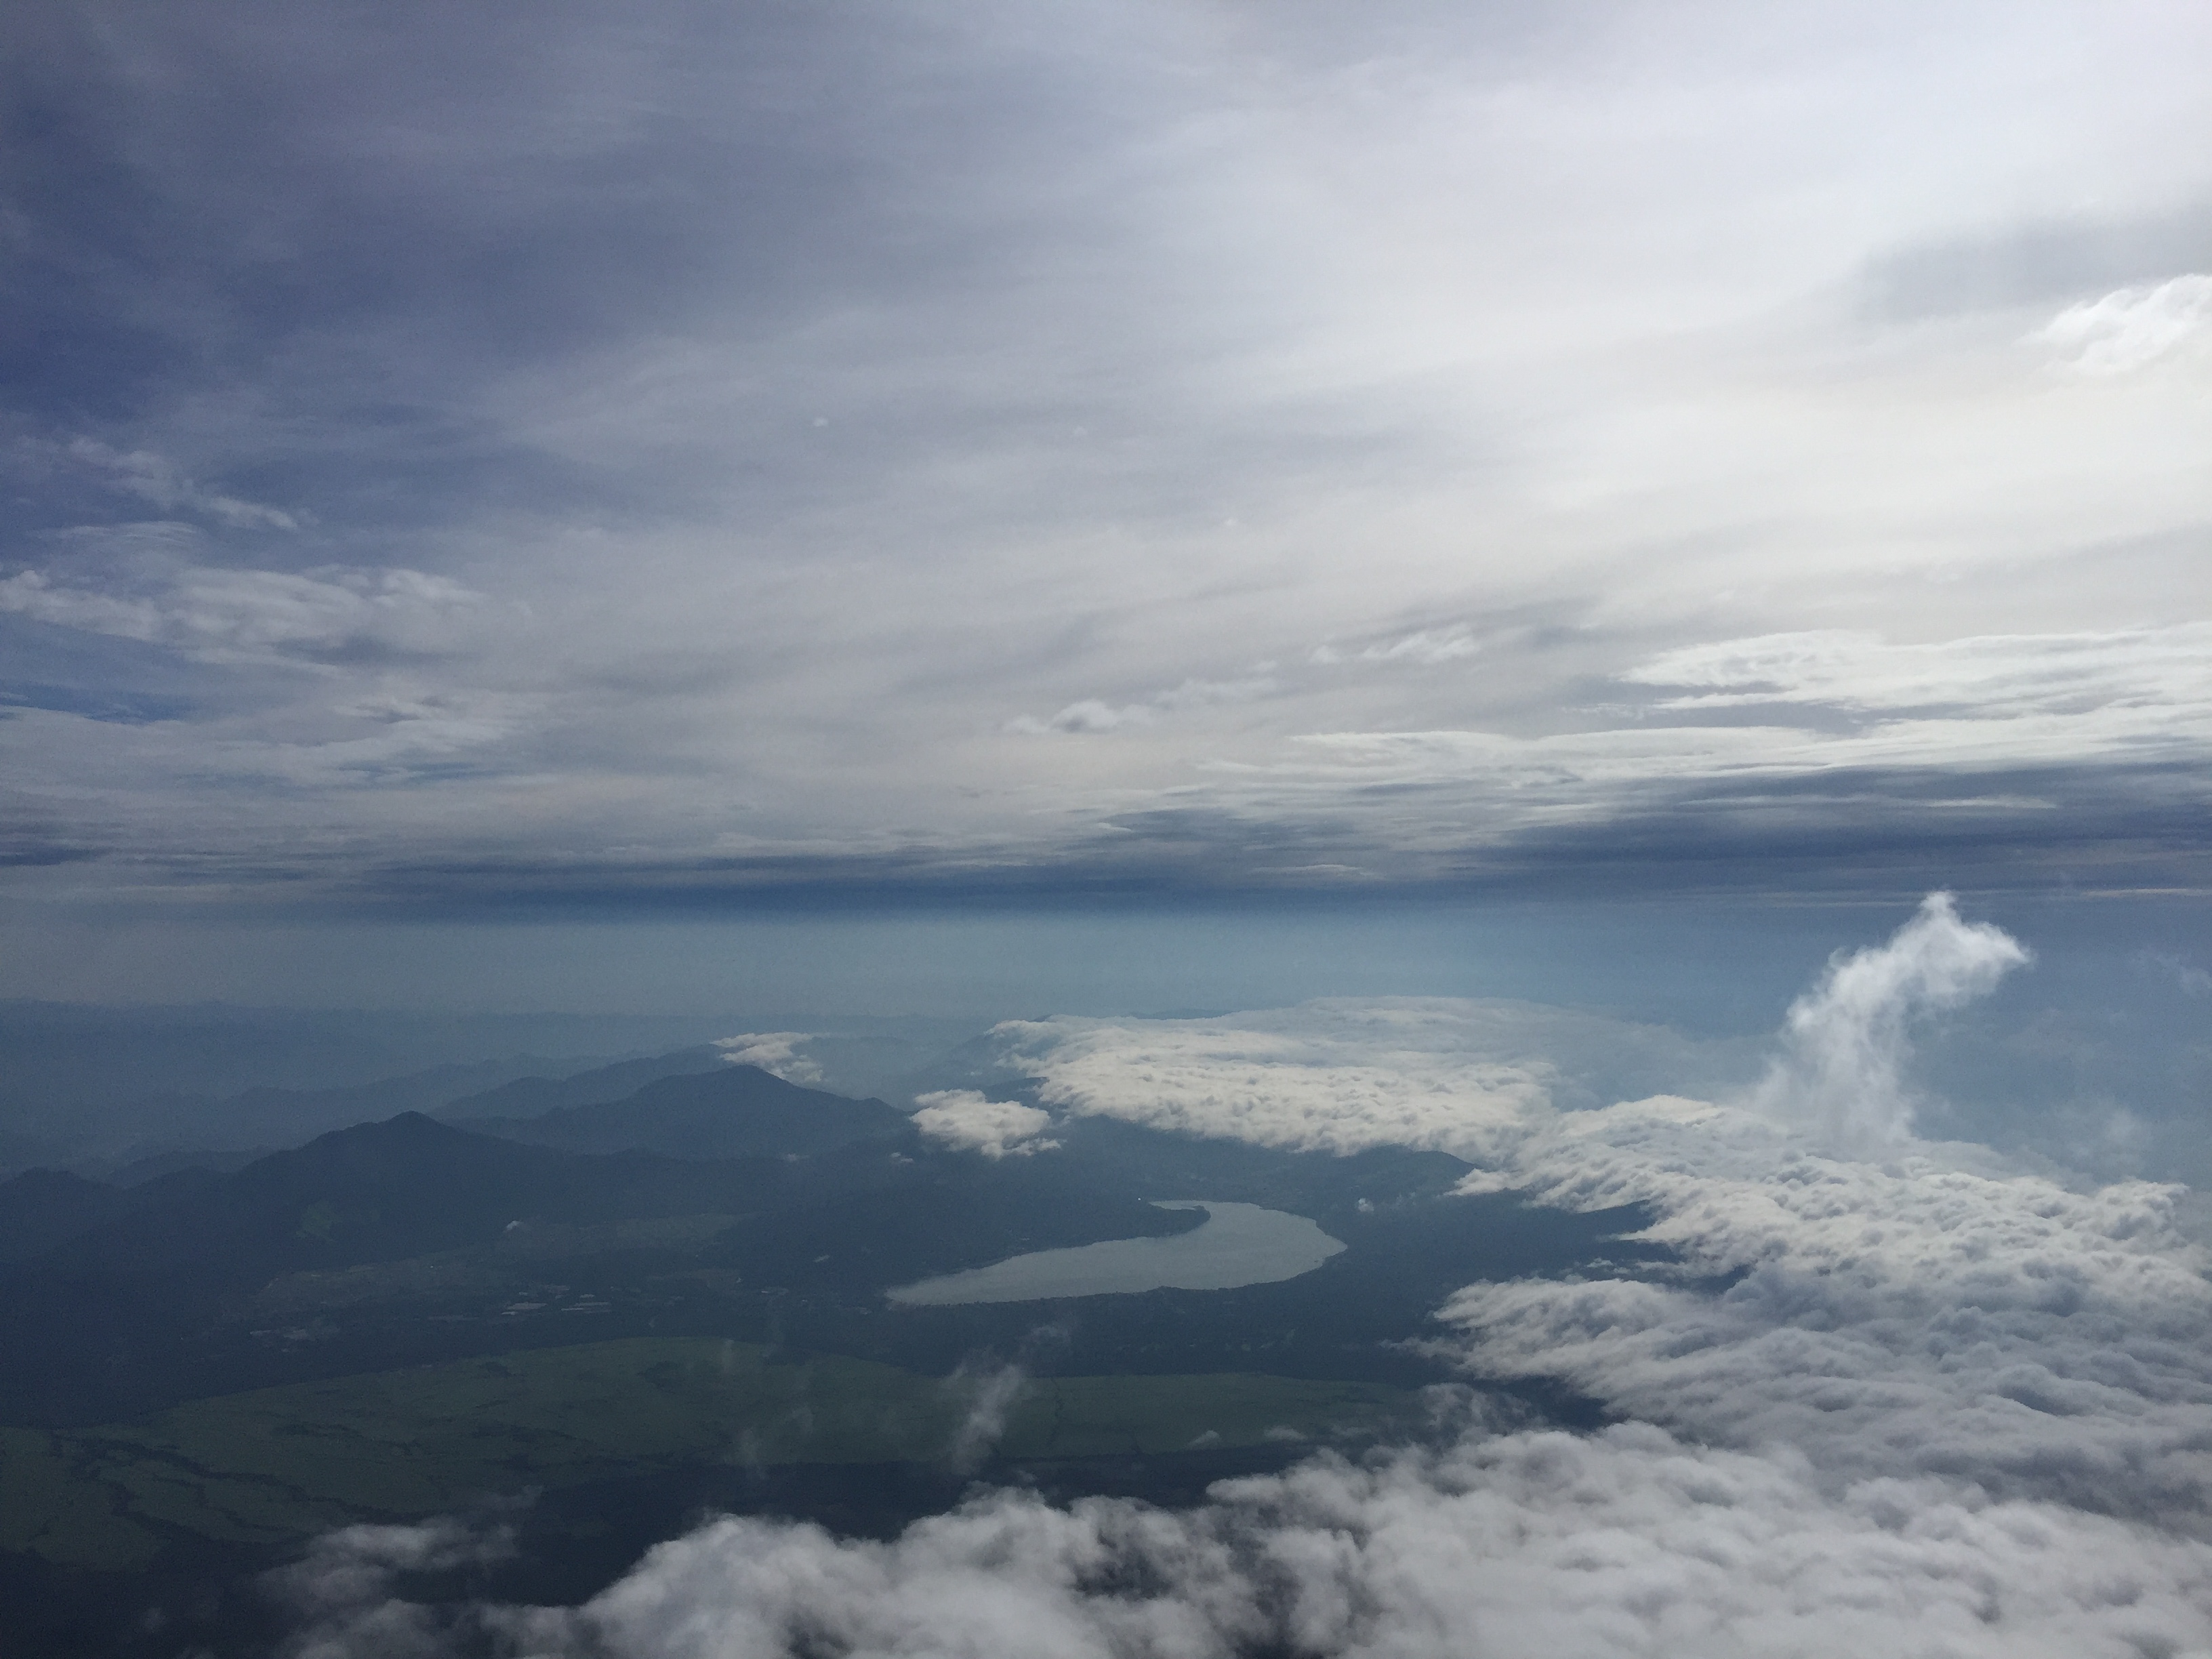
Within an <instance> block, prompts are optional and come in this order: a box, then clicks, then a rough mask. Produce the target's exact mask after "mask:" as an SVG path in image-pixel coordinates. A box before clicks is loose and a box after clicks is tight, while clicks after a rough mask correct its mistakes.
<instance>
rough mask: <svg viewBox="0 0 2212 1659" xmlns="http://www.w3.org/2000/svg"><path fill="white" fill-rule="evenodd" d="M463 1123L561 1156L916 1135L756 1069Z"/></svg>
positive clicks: (687, 1153) (753, 1151)
mask: <svg viewBox="0 0 2212 1659" xmlns="http://www.w3.org/2000/svg"><path fill="white" fill-rule="evenodd" d="M469 1127H470V1128H471V1129H472V1130H475V1131H476V1132H477V1133H480V1134H489V1135H498V1136H501V1137H502V1138H503V1139H509V1140H521V1141H528V1142H531V1143H532V1144H534V1145H537V1146H558V1147H562V1148H563V1149H565V1150H567V1151H569V1152H623V1151H627V1150H631V1149H636V1150H641V1151H644V1152H659V1153H661V1154H662V1155H664V1156H665V1157H669V1158H757V1157H779V1158H780V1157H783V1156H786V1155H789V1154H799V1155H802V1156H803V1155H805V1154H809V1153H814V1152H829V1151H832V1150H834V1149H835V1148H837V1147H840V1146H851V1145H853V1144H854V1143H855V1142H858V1141H865V1140H878V1139H890V1138H893V1137H902V1138H906V1139H911V1138H912V1137H913V1135H914V1128H913V1125H912V1123H911V1122H910V1121H908V1117H907V1115H906V1114H905V1113H904V1112H902V1111H899V1110H898V1109H896V1108H895V1107H890V1106H886V1105H885V1104H884V1103H883V1102H882V1101H880V1100H848V1099H847V1098H846V1097H844V1096H842V1095H833V1094H829V1093H825V1092H824V1091H822V1090H820V1089H805V1088H801V1087H800V1086H799V1085H797V1084H795V1083H787V1082H785V1081H784V1080H783V1079H781V1078H780V1077H777V1076H775V1075H774V1074H773V1073H768V1072H763V1071H762V1070H761V1069H760V1068H759V1067H758V1066H722V1067H721V1068H720V1070H718V1071H713V1072H702V1073H694V1074H691V1075H688V1076H680V1077H664V1078H661V1079H658V1080H657V1081H654V1082H652V1083H648V1084H647V1085H645V1086H644V1087H643V1088H641V1089H640V1090H638V1091H636V1092H635V1093H634V1094H631V1095H629V1096H628V1097H625V1098H623V1099H620V1100H615V1101H606V1102H601V1103H594V1104H590V1105H582V1106H570V1107H565V1108H562V1109H559V1110H556V1111H550V1112H547V1113H545V1114H544V1115H541V1116H538V1117H532V1118H512V1117H509V1118H471V1119H470V1120H469Z"/></svg>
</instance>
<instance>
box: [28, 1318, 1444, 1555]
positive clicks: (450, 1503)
mask: <svg viewBox="0 0 2212 1659" xmlns="http://www.w3.org/2000/svg"><path fill="white" fill-rule="evenodd" d="M980 1386H981V1385H980V1384H979V1383H976V1382H975V1380H973V1379H968V1378H962V1377H953V1378H942V1377H931V1376H917V1375H915V1374H914V1373H913V1372H910V1371H903V1370H897V1369H896V1368H895V1367H892V1366H890V1365H883V1364H873V1363H872V1362H869V1361H866V1360H859V1359H848V1358H832V1357H817V1358H808V1359H803V1360H787V1359H774V1360H771V1359H770V1358H768V1357H767V1355H766V1353H765V1352H764V1351H763V1350H762V1349H761V1348H759V1347H757V1346H751V1345H749V1344H745V1343H739V1342H730V1341H716V1340H654V1339H638V1340H625V1341H616V1342H599V1343H592V1344H587V1345H584V1346H576V1347H568V1348H541V1349H536V1350H532V1351H528V1352H515V1353H509V1354H505V1355H502V1356H501V1357H499V1358H489V1359H471V1360H464V1361H459V1362H455V1363H453V1364H439V1365H425V1366H419V1367H414V1368H410V1369H409V1370H396V1371H381V1372H377V1373H374V1374H372V1375H368V1376H349V1377H339V1378H335V1379H331V1380H330V1381H326V1382H320V1383H302V1384H299V1385H296V1386H293V1387H288V1388H280V1389H258V1390H255V1391H253V1392H252V1393H247V1394H235V1395H223V1396H221V1397H219V1398H216V1399H212V1400H202V1401H194V1402H192V1403H191V1404H189V1405H184V1406H179V1407H175V1408H173V1409H172V1410H169V1411H165V1412H162V1413H158V1414H157V1415H155V1416H152V1417H149V1418H145V1419H140V1420H138V1421H136V1422H131V1423H125V1424H115V1425H103V1426H100V1427H97V1428H91V1429H83V1430H73V1431H54V1432H49V1431H42V1430H34V1429H0V1550H9V1551H27V1552H30V1553H34V1554H36V1555H39V1556H40V1557H43V1558H44V1559H46V1560H48V1561H50V1562H52V1563H54V1564H56V1565H71V1566H83V1567H92V1568H100V1569H106V1570H110V1571H128V1570H131V1569H135V1568H138V1567H142V1566H144V1565H148V1564H149V1563H151V1562H153V1561H155V1560H156V1559H158V1558H159V1557H160V1556H161V1554H162V1553H163V1552H164V1551H165V1550H166V1549H167V1548H168V1547H169V1546H170V1545H171V1544H172V1543H173V1542H176V1541H180V1540H185V1539H191V1538H198V1539H204V1540H214V1541H226V1542H232V1543H240V1544H254V1543H260V1544H270V1545H279V1544H283V1543H284V1542H286V1541H289V1540H293V1539H297V1538H300V1537H303V1536H305V1535H307V1534H311V1533H313V1532H316V1531H319V1530H320V1529H322V1528H327V1527H331V1526H335V1525H339V1524H343V1523H344V1522H349V1521H357V1520H365V1519H369V1520H393V1519H404V1518H409V1517H412V1516H422V1515H428V1514H431V1513H435V1512H436V1511H439V1510H449V1509H453V1508H454V1507H456V1506H459V1505H465V1504H469V1503H471V1502H473V1501H477V1500H480V1499H483V1498H490V1497H498V1496H501V1495H507V1494H513V1493H516V1492H521V1491H524V1490H526V1489H528V1488H532V1487H557V1486H568V1485H574V1484H576V1483H580V1482H585V1481H592V1480H605V1479H609V1478H612V1477H618V1476H622V1475H625V1474H644V1473H651V1472H654V1471H659V1470H665V1469H672V1468H682V1467H684V1466H686V1465H696V1464H699V1463H702V1462H709V1463H721V1464H726V1465H736V1466H745V1465H753V1466H765V1465H772V1464H788V1463H887V1462H940V1461H944V1460H945V1459H947V1458H949V1457H950V1456H951V1455H953V1453H954V1451H955V1449H956V1448H957V1446H958V1445H959V1443H960V1433H961V1428H962V1425H963V1422H965V1421H966V1420H967V1419H968V1417H969V1413H970V1411H971V1409H972V1407H973V1406H974V1404H975V1401H976V1399H977V1398H978V1389H979V1388H980ZM1414 1410H1415V1401H1414V1399H1413V1396H1412V1395H1408V1394H1407V1393H1406V1392H1405V1391H1403V1390H1401V1389H1390V1388H1385V1387H1382V1386H1379V1385H1376V1384H1368V1383H1336V1382H1302V1381H1298V1380H1296V1379H1292V1378H1288V1377H1279V1376H1258V1375H1251V1374H1243V1373H1222V1374H1213V1375H1204V1376H1074V1377H1057V1378H1044V1379H1037V1380H1034V1381H1031V1382H1029V1383H1025V1384H1024V1386H1023V1388H1022V1389H1021V1392H1020V1393H1019V1394H1018V1395H1017V1396H1016V1397H1015V1399H1014V1400H1013V1401H1012V1405H1011V1407H1010V1408H1009V1410H1008V1412H1007V1415H1006V1431H1005V1433H1004V1435H1003V1437H1001V1438H1000V1440H999V1441H998V1443H997V1447H996V1455H999V1456H1000V1457H1003V1458H1008V1459H1017V1460H1023V1459H1048V1458H1067V1457H1087V1456H1098V1455H1109V1454H1115V1453H1126V1452H1139V1453H1147V1454H1155V1453H1163V1452H1174V1451H1180V1450H1183V1449H1188V1448H1190V1447H1192V1446H1194V1445H1198V1446H1203V1447H1236V1446H1251V1445H1256V1444H1261V1443H1268V1442H1295V1441H1297V1440H1310V1441H1315V1442H1319V1443H1328V1441H1330V1440H1333V1439H1343V1438H1347V1437H1349V1438H1364V1437H1369V1436H1371V1435H1374V1434H1376V1433H1379V1432H1383V1431H1386V1430H1387V1429H1389V1427H1391V1426H1393V1425H1402V1424H1404V1423H1405V1422H1406V1421H1407V1419H1409V1418H1410V1417H1411V1416H1412V1415H1413V1413H1414Z"/></svg>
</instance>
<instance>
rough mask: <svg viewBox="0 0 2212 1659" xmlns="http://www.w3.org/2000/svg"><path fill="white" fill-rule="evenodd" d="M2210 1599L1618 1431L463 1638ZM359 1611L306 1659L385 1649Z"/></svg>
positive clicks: (2156, 1558)
mask: <svg viewBox="0 0 2212 1659" xmlns="http://www.w3.org/2000/svg"><path fill="white" fill-rule="evenodd" d="M2209 1595H2212V1549H2208V1548H2207V1547H2205V1546H2204V1545H2203V1544H2201V1543H2199V1542H2197V1541H2191V1540H2184V1539H2177V1538H2171V1537H2161V1536H2159V1535H2157V1534H2149V1533H2147V1532H2145V1531H2144V1530H2143V1529H2142V1528H2137V1527H2133V1526H2130V1525H2128V1524H2127V1523H2125V1522H2118V1521H2115V1520H2112V1519H2109V1518H2106V1517H2102V1516H2087V1515H2083V1514H2081V1513H2080V1512H2079V1511H2074V1510H2064V1509H2062V1508H2059V1507H2057V1506H2055V1505H2050V1504H2035V1503H2030V1502H2022V1501H2011V1502H1993V1501H1991V1500H1990V1499H1989V1498H1986V1497H1984V1496H1983V1495H1981V1494H1978V1493H1976V1492H1972V1490H1971V1489H1969V1488H1964V1487H1960V1486H1945V1485H1942V1484H1940V1483H1933V1482H1922V1483H1911V1482H1904V1481H1876V1482H1869V1483H1865V1484H1863V1485H1862V1486H1856V1487H1853V1488H1850V1489H1849V1490H1846V1491H1844V1492H1834V1491H1832V1490H1829V1489H1827V1488H1826V1486H1824V1485H1823V1483H1822V1482H1821V1481H1820V1479H1819V1477H1818V1475H1817V1474H1816V1472H1815V1471H1814V1469H1813V1468H1812V1467H1811V1466H1810V1465H1809V1464H1808V1462H1806V1461H1805V1460H1803V1459H1802V1458H1797V1457H1793V1456H1790V1455H1786V1454H1784V1455H1774V1456H1767V1457H1758V1456H1750V1455H1744V1454H1741V1453H1734V1452H1729V1451H1725V1450H1719V1449H1711V1448H1701V1447H1697V1446H1694V1445H1691V1444H1687V1443H1683V1442H1681V1441H1680V1440H1678V1439H1676V1438H1674V1437H1670V1436H1668V1434H1666V1433H1665V1432H1663V1431H1660V1430H1657V1429H1654V1428H1650V1427H1648V1426H1645V1425H1626V1426H1623V1427H1620V1428H1617V1429H1613V1430H1609V1431H1606V1432H1604V1433H1602V1434H1600V1435H1597V1436H1595V1437H1589V1438H1580V1437H1572V1436H1569V1435H1565V1434H1559V1433H1528V1432H1523V1433H1518V1434H1509V1435H1504V1436H1498V1437H1470V1438H1468V1439H1467V1440H1464V1441H1462V1442H1461V1443H1457V1444H1455V1445H1453V1446H1451V1447H1449V1449H1445V1450H1443V1451H1441V1452H1437V1453H1432V1454H1431V1453H1418V1452H1414V1453H1406V1454H1401V1455H1398V1456H1396V1457H1395V1458H1390V1459H1386V1460H1383V1461H1380V1462H1376V1463H1374V1464H1372V1465H1370V1466H1369V1467H1365V1468H1354V1467H1352V1466H1350V1465H1348V1464H1346V1463H1345V1462H1342V1461H1340V1460H1337V1459H1334V1458H1329V1457H1322V1458H1319V1459H1316V1460H1315V1461H1314V1462H1310V1463H1308V1464H1306V1465H1305V1466H1304V1467H1303V1468H1299V1469H1298V1470H1297V1471H1295V1472H1294V1473H1292V1474H1289V1475H1287V1476H1284V1477H1279V1478H1271V1479H1262V1480H1243V1481H1233V1482H1227V1483H1224V1484H1223V1485H1222V1486H1218V1487H1216V1488H1215V1491H1214V1495H1213V1498H1212V1501H1210V1502H1209V1503H1207V1504H1205V1505H1203V1506H1200V1507H1199V1508H1197V1509H1195V1510H1189V1511H1187V1512H1184V1513H1181V1514H1169V1513H1164V1512H1161V1511H1159V1510H1152V1509H1148V1508H1146V1506H1144V1505H1141V1504H1131V1503H1127V1502H1122V1501H1115V1500H1101V1499H1091V1500H1086V1501H1083V1502H1079V1503H1077V1504H1073V1505H1071V1506H1069V1507H1068V1508H1066V1509H1054V1508H1051V1507H1048V1506H1047V1505H1045V1504H1041V1503H1038V1502H1037V1501H1036V1500H1035V1499H1034V1498H1027V1497H1023V1496H1019V1495H1016V1494H1009V1493H993V1494H990V1495H987V1496H985V1497H982V1498H978V1499H976V1500H975V1501H974V1502H971V1503H969V1504H966V1505H964V1506H963V1508H961V1509H960V1510H956V1511H954V1512H953V1513H951V1514H949V1515H945V1516H937V1517H934V1518H933V1519H930V1520H927V1521H923V1522H920V1523H918V1524H916V1525H915V1526H914V1527H913V1528H909V1529H908V1531H907V1532H906V1533H905V1534H903V1535H902V1536H901V1537H900V1538H898V1539H896V1540H894V1541H890V1542H887V1543H876V1542H871V1541H853V1540H840V1539H836V1538H834V1537H832V1536H831V1535H830V1534H828V1533H826V1532H824V1531H823V1530H822V1529H820V1528H815V1527H811V1526H794V1525H791V1524H788V1523H783V1522H772V1521H757V1520H739V1519H728V1520H722V1521H718V1522H714V1523H713V1524H711V1525H709V1526H708V1527H706V1528H702V1529H701V1530H700V1531H698V1532H696V1533H694V1534H690V1536H688V1537H686V1538H684V1539H681V1540H678V1541H674V1542H671V1543H668V1544H664V1545H662V1546H660V1547H658V1548H656V1549H655V1550H654V1551H653V1553H651V1554H650V1555H648V1556H647V1558H646V1559H645V1560H644V1562H643V1563H642V1564H641V1565H640V1566H639V1568H638V1569H637V1570H636V1571H635V1572H633V1573H632V1574H631V1575H630V1576H629V1577H627V1578H625V1579H624V1580H623V1581H622V1582H621V1583H618V1584H617V1585H615V1586H614V1587H612V1588H611V1589H609V1590H608V1591H606V1592H605V1594H603V1595H600V1596H599V1597H597V1598H595V1599H594V1600H593V1601H591V1602H590V1603H589V1604H587V1605H586V1606H585V1607H581V1608H579V1609H573V1610H571V1609H547V1608H532V1609H497V1610H486V1611H484V1612H483V1613H478V1614H477V1616H476V1618H475V1619H474V1620H471V1623H472V1624H473V1625H474V1626H475V1630H474V1631H472V1632H471V1634H490V1635H492V1636H494V1637H495V1638H497V1639H500V1640H501V1641H502V1642H503V1643H504V1644H511V1645H510V1646H509V1650H511V1651H519V1652H526V1653H531V1654H536V1655H544V1656H548V1659H552V1656H564V1659H565V1656H578V1659H580V1656H584V1655H592V1656H603V1655H612V1656H622V1659H630V1656H635V1659H646V1656H652V1659H717V1656H725V1655H738V1654H742V1655H746V1656H761V1659H769V1656H798V1655H802V1654H805V1655H817V1656H818V1655H840V1656H842V1655H863V1654H866V1655H877V1656H914V1659H921V1656H935V1655H946V1654H962V1655H977V1656H981V1655H987V1654H1011V1653H1029V1654H1048V1655H1054V1656H1065V1659H1093V1656H1096V1659H1139V1656H1145V1659H1212V1656H1221V1659H1229V1656H1232V1655H1237V1654H1249V1653H1252V1652H1255V1651H1260V1652H1267V1651H1279V1652H1294V1653H1306V1654H1346V1655H1364V1656H1374V1659H1383V1656H1393V1659H1429V1656H1436V1659H1443V1656H1447V1655H1449V1656H1461V1655H1465V1654H1468V1653H1476V1654H1483V1655H1491V1654H1495V1655H1500V1656H1510V1655H1527V1654H1537V1653H1554V1652H1556V1653H1568V1654H1575V1655H1587V1656H1591V1659H1610V1656H1623V1659H1626V1656H1632V1655H1633V1656H1649V1655H1651V1654H1655V1653H1674V1652H1685V1651H1694V1652H1698V1653H1702V1654H1713V1655H1719V1656H1745V1659H1749V1656H1753V1655H1772V1654H1777V1653H1787V1654H1799V1655H1806V1656H1820V1655H1837V1656H1843V1655H1862V1654H1868V1653H1913V1654H1921V1653H1925V1654H1942V1655H1947V1656H1960V1659H1967V1656H1983V1655H1986V1656H1990V1659H1997V1656H2004V1659H2015V1656H2030V1659H2080V1656H2098V1659H2136V1656H2140V1655H2143V1654H2149V1653H2164V1654H2170V1655H2178V1654H2184V1653H2193V1652H2197V1651H2199V1650H2203V1647H2204V1646H2205V1644H2207V1643H2208V1642H2212V1616H2208V1613H2207V1611H2206V1608H2207V1606H2208V1596H2209ZM380 1612H382V1613H383V1614H384V1616H385V1619H386V1621H387V1622H390V1621H391V1619H392V1609H391V1608H389V1607H387V1608H384V1609H380ZM418 1617H419V1613H418ZM361 1622H362V1634H361V1637H360V1638H358V1639H349V1633H343V1632H333V1634H334V1635H337V1640H334V1641H331V1642H330V1643H329V1644H328V1645H326V1646H325V1648H323V1649H322V1650H321V1651H323V1652H325V1653H327V1654H329V1655H331V1659H337V1656H340V1655H348V1656H360V1659H368V1656H370V1655H375V1654H382V1653H388V1652H391V1651H393V1650H392V1649H390V1648H383V1647H380V1646H378V1645H377V1641H378V1638H379V1632H376V1631H375V1630H374V1627H373V1626H370V1625H369V1621H368V1618H367V1617H365V1616H364V1617H362V1621H361ZM400 1651H404V1650H400Z"/></svg>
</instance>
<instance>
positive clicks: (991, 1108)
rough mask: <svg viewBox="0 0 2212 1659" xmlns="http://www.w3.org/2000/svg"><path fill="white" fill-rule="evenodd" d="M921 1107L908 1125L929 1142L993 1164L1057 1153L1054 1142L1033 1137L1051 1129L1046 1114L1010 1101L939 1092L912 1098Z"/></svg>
mask: <svg viewBox="0 0 2212 1659" xmlns="http://www.w3.org/2000/svg"><path fill="white" fill-rule="evenodd" d="M915 1105H916V1106H918V1107H920V1108H921V1109H920V1110H919V1111H917V1112H916V1113H915V1115H914V1126H915V1128H917V1129H919V1130H921V1132H922V1133H924V1134H925V1135H927V1136H928V1137H929V1138H930V1139H932V1140H935V1141H939V1142H942V1143H943V1144H944V1145H945V1146H951V1147H955V1148H957V1149H959V1150H961V1151H963V1152H981V1153H982V1154H983V1156H984V1157H986V1158H991V1159H994V1160H996V1159H999V1158H1008V1157H1012V1158H1027V1157H1029V1156H1030V1154H1031V1153H1033V1152H1054V1151H1056V1150H1058V1148H1059V1146H1060V1143H1059V1142H1058V1141H1056V1140H1041V1139H1038V1137H1039V1136H1040V1135H1042V1134H1043V1133H1044V1132H1045V1131H1046V1130H1047V1129H1049V1128H1050V1127H1052V1114H1051V1113H1049V1112H1041V1111H1039V1110H1037V1109H1036V1107H1034V1106H1024V1105H1023V1104H1022V1103H1020V1102H1019V1101H1015V1100H992V1099H989V1098H987V1097H985V1096H984V1095H983V1094H981V1092H979V1091H976V1090H974V1089H939V1090H937V1091H934V1092H933V1093H930V1094H926V1095H916V1096H915Z"/></svg>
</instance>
